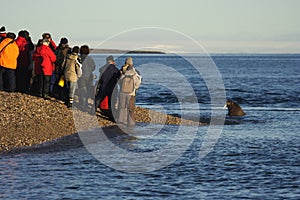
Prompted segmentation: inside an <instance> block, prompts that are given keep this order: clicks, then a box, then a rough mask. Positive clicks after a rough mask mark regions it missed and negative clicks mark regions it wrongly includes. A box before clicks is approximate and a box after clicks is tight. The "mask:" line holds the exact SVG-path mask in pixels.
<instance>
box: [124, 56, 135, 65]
mask: <svg viewBox="0 0 300 200" xmlns="http://www.w3.org/2000/svg"><path fill="white" fill-rule="evenodd" d="M125 64H127V65H133V61H132V58H131V57H128V58H126V60H125Z"/></svg>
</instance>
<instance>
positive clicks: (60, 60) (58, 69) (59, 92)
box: [52, 37, 71, 101]
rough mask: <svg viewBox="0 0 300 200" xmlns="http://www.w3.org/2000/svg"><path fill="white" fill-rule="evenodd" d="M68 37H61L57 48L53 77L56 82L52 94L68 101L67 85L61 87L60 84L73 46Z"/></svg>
mask: <svg viewBox="0 0 300 200" xmlns="http://www.w3.org/2000/svg"><path fill="white" fill-rule="evenodd" d="M68 42H69V41H68V39H67V38H65V37H62V38H61V39H60V42H59V45H58V47H57V48H56V49H55V52H54V53H55V56H56V61H55V76H54V77H53V79H55V80H54V84H53V89H52V95H53V96H54V97H56V98H58V99H61V100H63V101H66V100H67V98H68V95H67V90H66V87H60V86H58V82H59V80H60V77H61V76H63V74H64V66H63V65H64V62H65V60H66V56H67V54H70V53H71V48H70V47H69V44H68Z"/></svg>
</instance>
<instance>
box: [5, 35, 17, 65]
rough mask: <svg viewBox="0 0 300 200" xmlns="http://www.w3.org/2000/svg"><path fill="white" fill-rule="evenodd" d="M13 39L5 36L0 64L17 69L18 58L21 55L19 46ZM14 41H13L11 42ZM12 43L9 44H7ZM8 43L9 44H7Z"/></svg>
mask: <svg viewBox="0 0 300 200" xmlns="http://www.w3.org/2000/svg"><path fill="white" fill-rule="evenodd" d="M12 41H13V39H11V38H5V39H4V40H3V41H2V42H1V43H0V51H1V50H2V49H3V48H4V49H3V51H2V52H1V53H0V66H2V67H5V68H9V69H16V68H17V58H18V56H19V48H18V45H17V44H16V42H12ZM10 42H12V43H10ZM8 43H10V44H9V45H7V44H8ZM6 45H7V46H6ZM5 46H6V47H5Z"/></svg>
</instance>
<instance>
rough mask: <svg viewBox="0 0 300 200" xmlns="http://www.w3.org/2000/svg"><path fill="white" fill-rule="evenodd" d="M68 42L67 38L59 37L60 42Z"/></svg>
mask: <svg viewBox="0 0 300 200" xmlns="http://www.w3.org/2000/svg"><path fill="white" fill-rule="evenodd" d="M68 42H69V41H68V39H67V38H65V37H63V38H61V39H60V44H68Z"/></svg>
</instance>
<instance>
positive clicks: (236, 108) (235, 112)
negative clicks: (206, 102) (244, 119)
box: [224, 100, 246, 116]
mask: <svg viewBox="0 0 300 200" xmlns="http://www.w3.org/2000/svg"><path fill="white" fill-rule="evenodd" d="M226 107H227V108H228V115H229V116H244V115H246V113H245V112H244V111H243V109H242V108H241V106H240V105H239V104H238V103H236V102H234V101H232V100H227V101H226V104H225V106H224V109H225V108H226Z"/></svg>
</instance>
